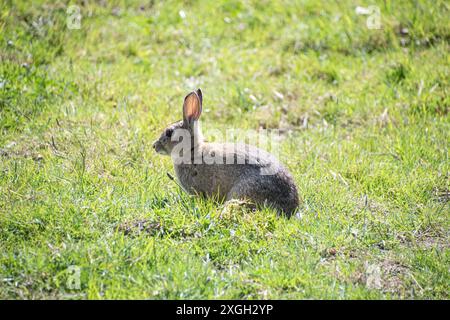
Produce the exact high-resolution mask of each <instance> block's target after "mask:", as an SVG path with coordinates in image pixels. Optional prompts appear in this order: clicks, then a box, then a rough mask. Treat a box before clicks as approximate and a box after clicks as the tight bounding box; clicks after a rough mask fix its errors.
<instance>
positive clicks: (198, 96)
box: [153, 89, 203, 156]
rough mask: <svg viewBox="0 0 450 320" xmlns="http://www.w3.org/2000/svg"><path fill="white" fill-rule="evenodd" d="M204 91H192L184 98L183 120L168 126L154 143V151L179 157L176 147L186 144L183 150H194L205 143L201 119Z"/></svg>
mask: <svg viewBox="0 0 450 320" xmlns="http://www.w3.org/2000/svg"><path fill="white" fill-rule="evenodd" d="M202 102H203V96H202V91H201V90H200V89H198V90H197V91H192V92H191V93H189V94H188V95H187V96H186V97H185V98H184V103H183V120H181V121H177V122H175V123H173V124H171V125H169V126H167V127H166V128H165V129H164V131H163V132H162V134H161V136H160V137H159V139H158V140H156V141H155V142H154V143H153V149H155V151H156V152H158V153H160V154H163V155H171V156H174V151H175V153H177V155H178V150H177V149H176V146H177V145H179V144H180V143H182V144H184V145H183V148H184V149H183V148H182V150H186V149H187V150H192V149H193V148H194V147H197V146H199V145H200V144H202V143H203V136H202V133H201V130H200V123H199V118H200V115H201V114H202Z"/></svg>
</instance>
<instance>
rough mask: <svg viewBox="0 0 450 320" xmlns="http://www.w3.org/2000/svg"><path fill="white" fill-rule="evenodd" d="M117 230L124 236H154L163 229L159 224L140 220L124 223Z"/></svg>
mask: <svg viewBox="0 0 450 320" xmlns="http://www.w3.org/2000/svg"><path fill="white" fill-rule="evenodd" d="M118 230H119V231H120V232H123V233H124V234H126V235H136V234H140V233H147V234H149V235H152V236H154V235H157V234H159V233H161V232H163V227H162V225H161V224H160V223H159V222H156V221H150V220H146V219H142V220H136V221H127V222H124V223H122V224H121V225H120V226H119V228H118Z"/></svg>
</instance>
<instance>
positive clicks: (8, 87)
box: [0, 1, 450, 299]
mask: <svg viewBox="0 0 450 320" xmlns="http://www.w3.org/2000/svg"><path fill="white" fill-rule="evenodd" d="M358 5H362V4H361V3H359V2H357V1H338V2H331V1H324V2H323V3H320V2H317V1H262V2H261V1H243V2H240V1H231V2H230V1H183V2H178V1H169V2H165V3H160V2H159V1H156V2H155V3H153V4H151V5H149V4H147V2H144V1H142V3H141V2H139V1H130V2H125V1H108V2H104V3H103V4H94V3H93V2H92V3H91V2H88V4H86V6H81V5H79V6H80V9H81V13H82V20H81V28H80V29H79V30H77V29H75V30H71V29H68V28H67V26H66V22H67V21H66V19H67V15H66V10H67V4H65V3H53V2H47V1H40V3H36V2H33V4H30V3H29V2H28V1H19V2H18V1H7V2H2V4H1V5H0V15H1V19H0V30H1V33H0V61H1V63H0V297H1V298H156V299H159V298H171V299H180V298H190V299H201V298H233V299H234V298H245V299H266V298H285V299H294V298H296V299H298V298H324V299H349V298H416V299H439V298H440V299H442V298H448V293H449V289H450V288H449V283H450V281H449V280H450V276H449V259H450V256H449V249H448V243H449V221H450V219H449V205H448V199H449V196H448V192H449V170H450V162H449V158H448V145H449V141H450V139H449V138H450V137H449V132H450V121H449V115H448V111H449V94H448V93H449V92H448V90H449V81H448V79H449V78H450V77H449V65H450V64H449V56H448V51H449V43H448V41H449V25H448V23H447V21H448V20H449V8H448V4H447V3H446V2H445V1H435V2H428V1H377V2H376V5H378V6H379V8H380V10H381V26H382V28H381V29H380V30H370V29H368V28H367V27H366V18H367V17H365V16H360V15H357V14H356V13H355V7H356V6H358ZM180 11H181V12H180ZM197 87H201V88H202V90H203V93H204V114H203V116H202V117H203V118H204V119H203V121H204V124H203V127H204V129H205V134H206V136H208V130H212V129H217V128H219V129H222V128H230V127H232V128H236V129H252V130H256V129H258V128H277V129H280V130H281V132H282V137H283V140H282V143H281V151H282V152H281V156H280V158H281V160H282V162H283V163H285V164H286V166H287V167H288V168H289V169H290V171H291V172H292V173H293V174H294V177H295V180H296V183H297V185H298V187H299V191H300V194H301V197H302V198H303V200H304V201H303V204H302V206H301V208H300V212H299V215H298V216H297V217H296V218H292V219H285V218H280V217H277V216H276V215H275V213H274V212H271V211H270V210H268V209H265V210H261V211H257V212H251V211H250V210H246V209H245V208H239V207H235V208H231V209H230V211H229V212H227V213H226V214H225V215H222V216H221V213H222V211H223V209H224V208H223V206H222V205H221V204H219V203H216V202H214V201H206V200H202V199H197V198H192V197H189V196H187V195H186V194H184V193H182V192H180V190H179V187H178V186H177V185H176V184H175V183H174V182H173V181H171V180H170V179H169V178H168V177H167V175H166V173H167V172H171V173H172V174H173V168H172V164H171V163H170V159H169V158H164V157H161V156H159V155H157V154H155V153H154V152H153V149H152V148H151V143H152V142H153V140H154V139H156V137H157V136H158V135H159V134H160V130H161V129H162V128H164V126H165V125H166V124H168V123H171V122H174V121H176V120H179V119H180V118H181V105H182V100H183V97H184V95H185V94H186V93H187V92H189V91H190V90H192V89H195V88H197ZM70 266H76V267H79V268H81V269H80V271H81V274H80V275H81V279H80V286H81V287H80V289H70V288H69V287H68V285H67V283H68V282H67V281H68V279H69V277H70V276H71V273H70V271H69V270H70Z"/></svg>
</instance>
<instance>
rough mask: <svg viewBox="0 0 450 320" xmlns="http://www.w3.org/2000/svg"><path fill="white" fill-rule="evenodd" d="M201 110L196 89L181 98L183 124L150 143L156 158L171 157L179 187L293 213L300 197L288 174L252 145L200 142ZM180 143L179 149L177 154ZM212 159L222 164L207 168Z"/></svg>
mask: <svg viewBox="0 0 450 320" xmlns="http://www.w3.org/2000/svg"><path fill="white" fill-rule="evenodd" d="M202 105H203V95H202V91H201V90H200V89H198V90H196V91H193V92H191V93H189V94H188V95H187V96H186V97H185V98H184V103H183V120H181V121H178V122H175V123H173V124H171V125H169V126H168V127H167V128H166V129H165V130H164V131H163V133H162V134H161V136H160V137H159V139H158V140H157V141H155V142H154V143H153V148H154V149H155V151H156V152H157V153H159V154H163V155H170V156H171V157H172V160H173V162H174V168H175V174H176V177H177V180H178V182H179V184H180V185H181V187H182V188H183V189H184V190H185V191H186V192H188V193H190V194H194V195H203V196H206V197H218V198H219V199H221V200H225V201H233V200H234V201H236V200H243V201H250V202H251V203H253V204H255V205H258V206H260V205H266V206H269V207H272V208H274V209H275V210H276V211H277V213H278V214H284V215H286V216H288V217H290V216H291V215H292V214H294V213H295V211H296V209H297V208H298V205H299V196H298V192H297V187H296V185H295V183H294V179H293V178H292V175H291V174H290V173H289V171H288V170H287V169H286V168H285V167H283V165H282V164H281V163H280V162H279V161H278V160H277V159H276V158H275V157H274V156H273V155H271V154H270V153H268V152H266V151H264V150H262V149H259V148H256V147H254V146H251V145H248V144H235V143H209V142H207V141H205V139H204V137H203V135H202V131H201V129H200V122H199V118H200V115H201V113H202ZM180 137H183V139H182V141H180ZM185 139H186V141H185ZM183 142H184V143H186V144H185V145H184V149H183V148H181V149H180V148H179V146H180V145H183ZM211 157H213V158H214V159H224V161H222V162H221V161H215V162H212V163H211ZM180 159H181V160H182V161H180ZM207 160H208V161H207ZM226 160H228V161H226ZM230 160H231V161H230ZM230 162H231V163H230ZM264 170H270V171H267V172H264Z"/></svg>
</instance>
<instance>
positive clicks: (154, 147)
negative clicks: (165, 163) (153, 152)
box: [152, 141, 158, 149]
mask: <svg viewBox="0 0 450 320" xmlns="http://www.w3.org/2000/svg"><path fill="white" fill-rule="evenodd" d="M157 143H158V141H156V142H154V143H153V145H152V147H153V149H156V144H157Z"/></svg>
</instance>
